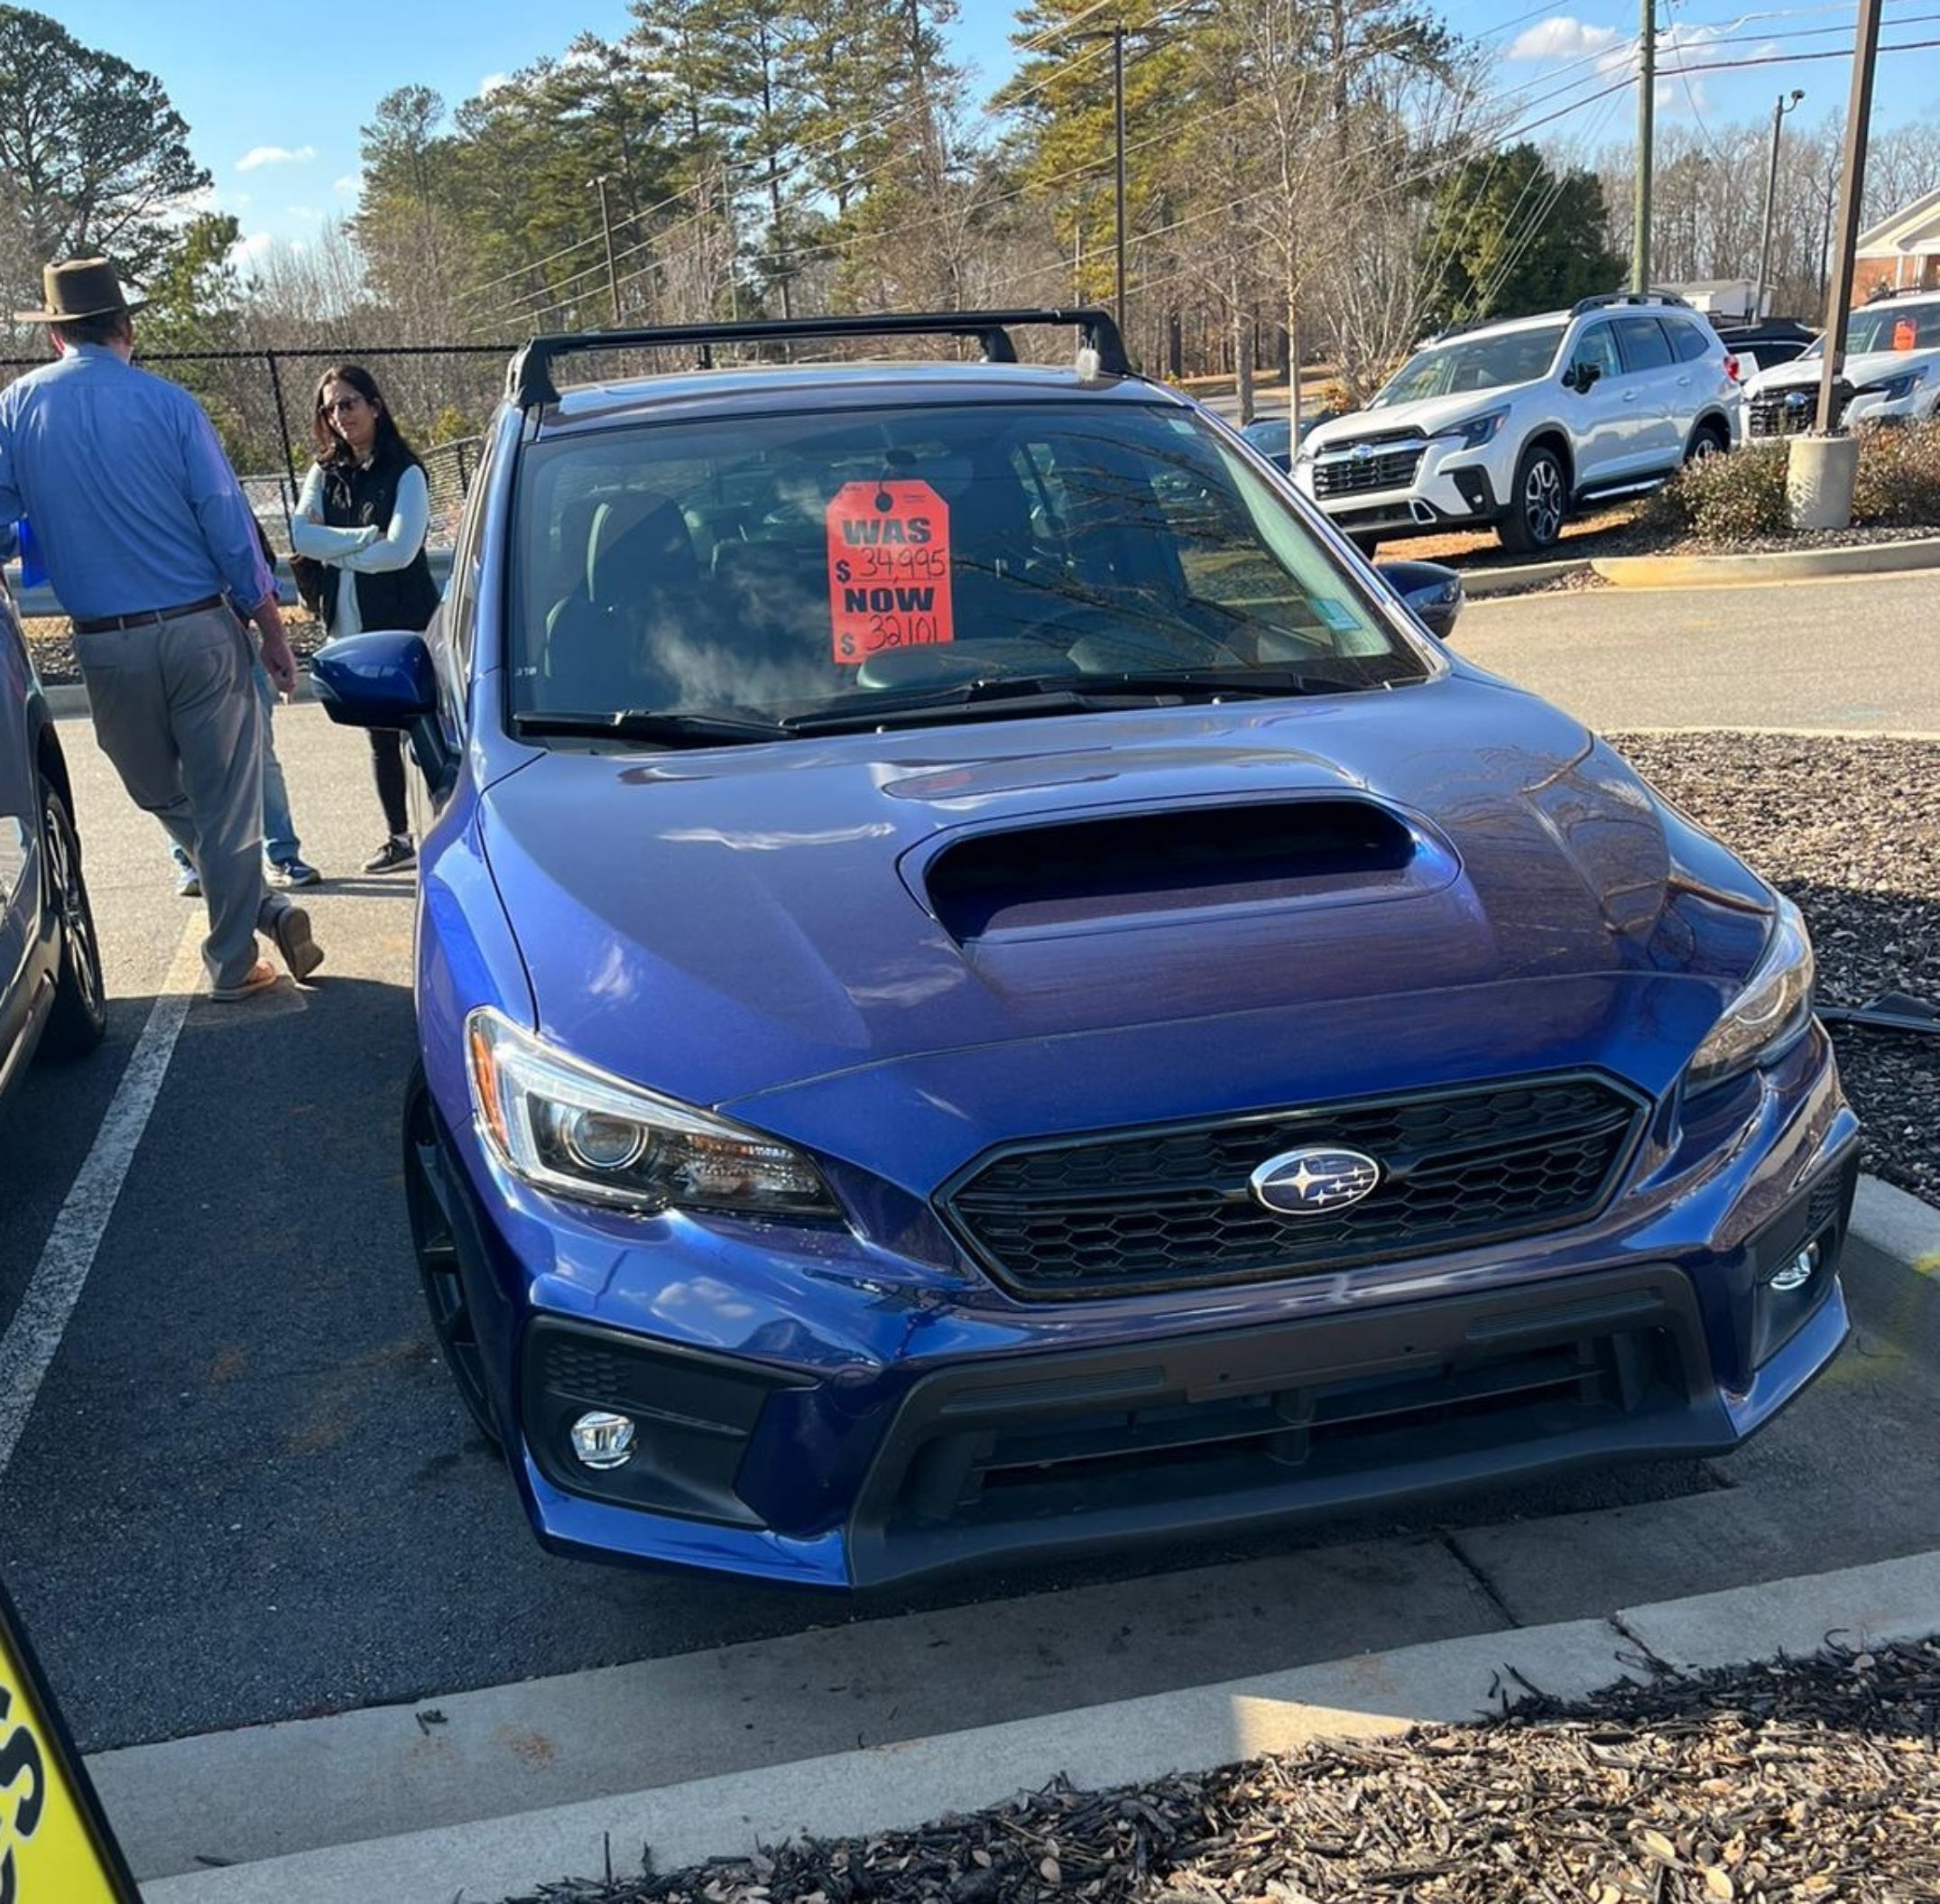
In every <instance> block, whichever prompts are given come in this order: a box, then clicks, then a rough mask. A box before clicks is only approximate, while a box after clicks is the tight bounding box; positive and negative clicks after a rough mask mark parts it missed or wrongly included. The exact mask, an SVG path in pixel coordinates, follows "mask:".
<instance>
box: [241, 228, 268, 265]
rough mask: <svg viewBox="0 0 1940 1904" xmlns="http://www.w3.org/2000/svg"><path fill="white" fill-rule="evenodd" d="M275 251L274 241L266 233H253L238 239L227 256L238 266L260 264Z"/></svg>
mask: <svg viewBox="0 0 1940 1904" xmlns="http://www.w3.org/2000/svg"><path fill="white" fill-rule="evenodd" d="M275 249H276V240H275V239H274V238H273V237H271V236H270V235H269V233H268V232H266V231H253V232H251V233H250V235H249V236H247V237H246V238H238V239H237V240H236V245H235V246H234V248H233V249H232V250H231V251H230V253H229V255H230V256H231V257H232V258H233V259H235V261H236V263H238V264H260V263H262V262H263V259H265V258H266V257H268V256H269V254H271V253H272V252H273V251H274V250H275Z"/></svg>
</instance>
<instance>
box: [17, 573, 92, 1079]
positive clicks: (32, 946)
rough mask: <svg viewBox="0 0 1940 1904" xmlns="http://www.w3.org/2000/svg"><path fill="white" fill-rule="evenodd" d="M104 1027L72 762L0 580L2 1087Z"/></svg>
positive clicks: (88, 1043)
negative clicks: (40, 1058)
mask: <svg viewBox="0 0 1940 1904" xmlns="http://www.w3.org/2000/svg"><path fill="white" fill-rule="evenodd" d="M106 1029H107V1006H106V987H105V986H104V985H103V984H102V981H101V954H100V947H99V946H98V945H97V941H96V939H95V929H94V915H93V913H92V912H91V911H90V910H88V885H87V882H86V881H85V880H84V879H83V877H82V875H81V843H80V836H79V834H78V833H76V831H75V830H74V795H73V790H72V788H71V785H70V783H69V779H68V764H67V761H66V759H65V758H64V757H63V755H62V753H61V751H60V736H59V735H57V734H56V733H55V731H54V722H53V716H51V714H50V713H49V711H48V706H47V697H46V695H45V694H44V693H43V692H42V688H41V682H40V679H39V677H38V676H37V675H36V674H35V672H34V667H33V660H32V655H31V654H30V653H29V652H28V649H27V644H26V642H25V641H24V640H23V639H22V636H21V632H20V623H19V620H18V618H17V617H16V616H15V615H14V604H13V601H12V599H11V598H10V597H9V596H8V595H7V593H6V589H5V586H4V585H0V1096H4V1095H5V1093H6V1091H7V1089H8V1087H9V1086H12V1085H14V1083H16V1082H17V1081H18V1079H19V1077H20V1075H21V1073H22V1072H23V1070H24V1069H25V1068H26V1066H27V1063H28V1060H29V1059H30V1058H32V1056H33V1055H34V1052H35V1050H36V1049H39V1050H41V1051H43V1052H46V1053H48V1054H49V1055H51V1056H60V1057H70V1056H74V1055H76V1054H78V1053H79V1052H82V1051H86V1050H90V1049H93V1047H94V1046H96V1045H97V1044H99V1043H100V1041H101V1039H102V1036H103V1034H104V1033H105V1032H106Z"/></svg>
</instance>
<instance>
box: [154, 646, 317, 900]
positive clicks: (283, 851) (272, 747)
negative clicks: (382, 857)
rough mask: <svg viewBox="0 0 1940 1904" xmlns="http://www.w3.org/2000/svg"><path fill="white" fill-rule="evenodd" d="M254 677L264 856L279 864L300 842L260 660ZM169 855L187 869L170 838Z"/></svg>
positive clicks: (271, 697) (295, 853) (293, 853)
mask: <svg viewBox="0 0 1940 1904" xmlns="http://www.w3.org/2000/svg"><path fill="white" fill-rule="evenodd" d="M254 680H255V683H256V698H257V699H259V700H260V701H261V702H262V703H263V858H264V859H266V860H268V861H269V862H270V863H271V864H273V865H281V864H282V863H283V861H285V860H286V859H295V858H296V857H297V856H298V849H299V848H300V846H301V845H302V842H301V841H300V840H299V839H298V838H297V836H296V822H295V821H294V820H293V819H291V818H290V789H289V788H288V786H287V785H285V784H284V781H283V763H282V762H281V761H280V760H278V759H277V758H276V733H275V729H274V727H273V726H272V725H271V718H270V716H271V710H272V709H273V708H274V707H275V706H276V689H275V688H274V687H273V685H272V684H271V681H270V677H269V671H268V670H266V669H265V668H264V667H263V663H262V662H261V661H258V662H257V663H256V664H255V669H254ZM169 855H170V857H171V859H173V860H174V862H175V864H177V865H178V866H179V867H180V868H181V870H182V871H183V872H184V873H186V872H187V871H188V870H189V855H187V854H186V853H184V852H183V851H182V849H181V848H180V846H176V845H175V844H174V842H173V841H171V842H170V845H169Z"/></svg>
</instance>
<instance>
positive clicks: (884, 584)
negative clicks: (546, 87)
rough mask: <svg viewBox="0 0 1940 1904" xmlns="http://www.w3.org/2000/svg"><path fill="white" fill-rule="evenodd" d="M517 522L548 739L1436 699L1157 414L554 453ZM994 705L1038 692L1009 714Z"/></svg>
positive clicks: (1061, 405) (933, 422)
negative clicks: (679, 727) (1327, 697)
mask: <svg viewBox="0 0 1940 1904" xmlns="http://www.w3.org/2000/svg"><path fill="white" fill-rule="evenodd" d="M516 508H517V514H518V524H519V527H518V552H517V556H516V558H515V559H516V563H517V570H516V576H515V589H516V598H517V601H518V603H519V608H520V612H519V614H518V616H517V623H516V628H515V631H514V633H513V655H512V662H513V687H512V712H513V716H514V724H515V725H516V726H519V727H520V728H521V730H522V731H526V732H542V731H546V729H545V725H544V724H545V721H546V720H547V719H548V718H549V717H550V716H564V715H577V716H623V717H624V725H625V726H630V727H632V728H633V730H634V731H636V732H641V733H645V732H650V731H651V733H653V734H655V735H662V734H665V733H666V732H667V731H668V723H667V721H666V720H665V718H664V716H667V715H669V714H677V715H687V716H722V715H733V716H735V719H734V721H733V722H728V721H723V720H720V719H718V718H717V719H716V720H715V721H714V722H713V734H714V737H715V738H747V737H750V735H749V734H748V733H744V732H742V731H741V730H742V729H743V728H749V727H750V726H751V724H750V722H749V719H748V717H749V716H760V717H762V719H765V720H766V721H768V722H769V723H770V724H771V725H772V724H774V723H777V722H779V721H781V720H782V719H784V718H786V719H791V720H795V719H799V722H800V724H801V725H802V726H803V728H804V731H805V730H806V726H807V725H808V720H809V717H810V716H819V717H823V718H825V719H827V720H833V719H837V718H839V719H842V720H844V721H848V720H850V719H851V717H852V716H856V715H859V714H868V713H870V712H872V711H873V710H882V711H886V710H889V709H891V708H892V707H895V706H896V705H897V702H898V700H899V698H904V699H907V700H908V701H909V703H910V705H911V706H912V707H913V706H916V705H918V704H919V703H920V704H923V705H932V706H933V705H934V704H935V703H936V701H937V698H938V692H939V690H948V691H953V692H955V691H958V690H974V691H965V692H962V693H961V695H960V698H961V699H962V701H963V702H964V703H965V705H967V704H968V703H969V702H970V701H972V700H973V699H974V700H975V702H976V703H977V704H978V705H979V706H988V705H990V704H992V703H993V701H996V702H1004V703H1005V704H1006V705H1008V701H1014V700H1016V699H1017V698H1020V697H1023V698H1028V696H1029V695H1030V694H1032V693H1037V692H1040V691H1041V692H1044V693H1046V694H1050V693H1053V692H1063V693H1064V694H1065V695H1066V696H1067V698H1069V696H1070V695H1071V694H1072V692H1073V691H1074V690H1076V691H1078V692H1079V693H1081V694H1082V693H1084V692H1087V691H1089V690H1090V689H1093V688H1094V687H1103V686H1106V685H1115V686H1117V687H1119V688H1122V689H1129V684H1131V683H1132V681H1133V680H1134V678H1135V679H1136V682H1137V684H1138V686H1137V688H1136V689H1135V691H1136V692H1140V693H1154V692H1157V691H1158V690H1159V689H1163V688H1164V687H1165V685H1166V684H1167V682H1168V680H1169V679H1171V678H1175V677H1176V678H1177V683H1178V688H1179V689H1180V698H1191V697H1192V696H1193V695H1195V694H1203V693H1205V692H1206V683H1207V682H1208V681H1211V682H1214V683H1215V684H1217V683H1221V682H1224V683H1227V684H1230V685H1232V686H1233V687H1234V688H1235V689H1238V690H1239V691H1243V692H1255V693H1258V692H1263V691H1268V689H1270V687H1271V686H1272V684H1273V683H1275V682H1290V683H1292V684H1293V685H1292V686H1291V687H1290V688H1280V689H1278V690H1277V691H1293V692H1314V691H1329V692H1332V691H1339V690H1341V689H1354V688H1369V687H1380V686H1385V685H1388V684H1390V683H1392V682H1396V681H1403V680H1419V679H1424V678H1425V677H1426V676H1427V672H1428V671H1429V666H1430V663H1429V662H1428V661H1427V658H1426V657H1425V655H1424V654H1423V653H1421V652H1418V651H1417V650H1416V649H1415V648H1414V647H1413V646H1412V645H1411V644H1410V643H1409V642H1408V641H1407V640H1406V639H1405V638H1404V637H1402V636H1401V635H1400V634H1399V633H1397V632H1396V631H1395V629H1394V628H1393V627H1392V625H1391V624H1390V623H1389V622H1388V621H1387V620H1386V618H1385V617H1384V616H1383V615H1381V613H1380V611H1379V610H1378V609H1376V608H1375V607H1374V606H1373V605H1372V603H1371V602H1370V600H1369V598H1368V597H1367V596H1363V593H1362V591H1361V589H1360V587H1358V586H1357V585H1356V584H1355V582H1354V581H1353V579H1352V578H1351V576H1350V575H1349V573H1348V572H1347V571H1346V570H1345V569H1344V568H1343V567H1342V566H1341V564H1340V563H1339V562H1338V560H1337V559H1336V558H1335V556H1334V555H1333V554H1332V553H1331V552H1330V551H1329V550H1327V549H1326V547H1325V546H1324V544H1322V543H1321V542H1320V541H1318V540H1317V539H1316V536H1315V535H1314V534H1313V532H1312V531H1309V530H1308V529H1307V527H1306V525H1305V524H1304V523H1303V522H1302V521H1301V519H1300V517H1299V515H1298V513H1297V512H1296V511H1295V510H1294V508H1293V507H1292V506H1291V505H1289V504H1288V503H1287V502H1286V501H1285V500H1284V499H1283V498H1282V497H1280V496H1279V494H1277V493H1276V492H1275V489H1274V487H1273V485H1272V484H1271V483H1270V480H1269V479H1267V478H1265V477H1263V476H1261V475H1260V474H1259V473H1258V472H1257V471H1256V470H1255V469H1254V468H1253V467H1252V465H1251V464H1250V463H1249V462H1248V461H1247V459H1246V458H1244V457H1243V455H1241V454H1240V453H1238V452H1237V451H1235V450H1233V449H1230V448H1227V447H1226V444H1225V442H1224V439H1222V438H1221V437H1220V436H1219V435H1218V433H1217V432H1216V431H1215V430H1212V429H1210V428H1208V427H1207V426H1206V424H1205V423H1203V422H1202V421H1200V420H1199V419H1197V418H1196V417H1195V416H1193V415H1192V414H1190V413H1189V412H1187V411H1174V410H1168V409H1162V408H1160V407H1159V406H1157V405H1153V406H1150V407H1135V406H1133V405H1131V404H1124V403H1115V402H1114V403H1111V404H1108V405H1107V404H1104V403H1100V402H1045V403H1034V404H1013V403H1004V404H1001V405H1000V404H990V403H984V404H976V405H967V404H966V405H960V406H957V405H952V406H943V405H930V406H927V407H923V408H910V409H885V410H875V411H853V410H852V411H845V412H841V413H836V414H834V415H832V414H831V413H830V412H829V411H826V410H824V411H793V412H790V413H788V414H783V415H776V416H753V417H732V418H725V419H722V418H715V419H711V420H707V421H680V422H671V423H654V424H646V425H640V426H634V427H629V428H626V429H620V430H601V431H598V432H596V433H595V432H588V433H583V434H579V435H576V436H567V437H561V438H558V439H554V440H552V441H550V442H540V443H538V444H535V445H534V446H532V447H531V448H530V449H529V450H528V451H527V452H526V454H525V456H524V458H522V462H521V466H520V476H519V492H518V498H517V504H516ZM993 682H995V683H1000V684H1001V683H1006V682H1014V683H1017V684H1020V685H1019V687H1018V689H1017V693H1016V694H1014V695H1009V696H1008V701H1006V692H999V693H998V694H996V695H994V696H993V694H992V693H991V692H990V691H989V689H988V684H990V683H993ZM1087 705H1088V703H1087ZM648 716H652V717H653V718H652V719H651V721H650V720H649V718H648ZM730 730H732V731H730ZM757 730H758V724H757ZM554 731H564V730H561V729H555V730H554ZM696 731H699V728H698V724H697V729H696Z"/></svg>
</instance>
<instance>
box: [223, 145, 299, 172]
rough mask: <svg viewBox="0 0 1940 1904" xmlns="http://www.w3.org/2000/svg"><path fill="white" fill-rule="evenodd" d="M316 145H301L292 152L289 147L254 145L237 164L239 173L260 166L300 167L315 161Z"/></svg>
mask: <svg viewBox="0 0 1940 1904" xmlns="http://www.w3.org/2000/svg"><path fill="white" fill-rule="evenodd" d="M316 156H317V148H316V147H315V146H314V145H300V146H298V147H297V149H296V150H295V151H294V152H291V150H290V148H289V147H288V146H287V145H252V146H251V147H250V148H249V150H248V151H247V152H245V153H244V154H243V156H242V157H241V158H240V159H238V160H237V161H236V171H255V170H256V168H257V167H258V166H259V165H300V164H301V163H302V162H304V161H305V160H306V159H314V158H315V157H316Z"/></svg>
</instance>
